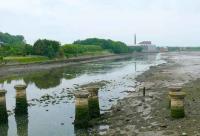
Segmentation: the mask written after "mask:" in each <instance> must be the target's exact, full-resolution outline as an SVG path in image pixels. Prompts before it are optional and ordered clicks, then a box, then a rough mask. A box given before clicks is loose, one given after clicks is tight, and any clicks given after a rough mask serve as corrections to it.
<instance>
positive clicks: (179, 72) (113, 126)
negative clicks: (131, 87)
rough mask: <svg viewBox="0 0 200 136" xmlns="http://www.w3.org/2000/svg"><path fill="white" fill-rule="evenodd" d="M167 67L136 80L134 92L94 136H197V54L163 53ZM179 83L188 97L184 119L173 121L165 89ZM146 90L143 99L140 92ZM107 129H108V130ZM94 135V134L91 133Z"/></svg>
mask: <svg viewBox="0 0 200 136" xmlns="http://www.w3.org/2000/svg"><path fill="white" fill-rule="evenodd" d="M162 57H163V58H164V59H165V60H167V63H166V64H162V65H159V66H156V67H151V68H150V70H148V71H147V72H145V73H144V74H142V75H140V76H139V77H137V81H138V82H139V84H140V85H139V86H138V87H137V88H136V92H132V93H129V95H128V97H127V98H124V99H122V100H119V101H118V103H117V105H115V106H113V107H112V109H111V112H109V113H106V114H104V115H102V120H101V121H99V124H104V125H106V128H105V129H103V130H100V133H99V132H98V131H97V132H96V133H97V135H98V134H101V135H109V136H135V135H136V136H179V135H189V136H198V135H200V108H199V107H200V84H199V83H200V79H199V77H200V52H180V53H166V54H162ZM175 83H178V84H180V85H182V86H183V91H185V92H186V93H187V96H186V98H185V113H186V117H185V118H183V119H172V118H171V117H170V109H169V108H168V102H169V101H168V87H169V86H170V85H173V84H175ZM144 86H145V87H146V97H143V96H142V90H141V89H140V88H142V87H144ZM107 125H108V126H109V127H108V126H107ZM94 133H95V132H94Z"/></svg>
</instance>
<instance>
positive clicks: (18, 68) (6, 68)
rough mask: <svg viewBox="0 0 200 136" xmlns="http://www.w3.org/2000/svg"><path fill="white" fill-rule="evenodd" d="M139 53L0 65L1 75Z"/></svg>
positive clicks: (15, 74)
mask: <svg viewBox="0 0 200 136" xmlns="http://www.w3.org/2000/svg"><path fill="white" fill-rule="evenodd" d="M134 55H138V54H121V55H101V56H86V57H81V58H71V59H66V60H58V61H47V62H39V63H30V64H9V65H1V66H0V76H1V78H6V77H10V76H11V75H14V76H17V75H20V74H22V73H23V74H25V73H28V72H36V71H43V70H49V69H53V68H60V67H65V66H73V65H81V64H85V63H90V62H98V61H106V60H115V59H123V58H128V57H132V56H134Z"/></svg>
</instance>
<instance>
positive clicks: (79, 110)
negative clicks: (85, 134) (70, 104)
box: [74, 92, 89, 128]
mask: <svg viewBox="0 0 200 136" xmlns="http://www.w3.org/2000/svg"><path fill="white" fill-rule="evenodd" d="M88 96H89V93H87V92H78V93H75V101H76V102H75V106H76V107H75V121H74V125H75V128H87V127H88V121H89V107H88Z"/></svg>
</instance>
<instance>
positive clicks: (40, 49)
mask: <svg viewBox="0 0 200 136" xmlns="http://www.w3.org/2000/svg"><path fill="white" fill-rule="evenodd" d="M59 48H60V43H59V42H57V41H52V40H46V39H43V40H41V39H39V40H37V41H36V42H35V43H34V46H33V50H34V53H35V54H36V55H42V56H47V57H49V58H54V57H56V56H57V55H58V53H59Z"/></svg>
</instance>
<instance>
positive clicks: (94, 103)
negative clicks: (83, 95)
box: [87, 86, 100, 119]
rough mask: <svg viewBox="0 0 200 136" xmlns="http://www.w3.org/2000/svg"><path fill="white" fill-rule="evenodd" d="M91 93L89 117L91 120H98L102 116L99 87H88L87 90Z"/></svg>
mask: <svg viewBox="0 0 200 136" xmlns="http://www.w3.org/2000/svg"><path fill="white" fill-rule="evenodd" d="M87 90H88V92H89V99H88V105H89V115H90V118H91V119H93V118H98V117H99V116H100V108H99V97H98V92H99V87H98V86H94V87H88V88H87Z"/></svg>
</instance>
